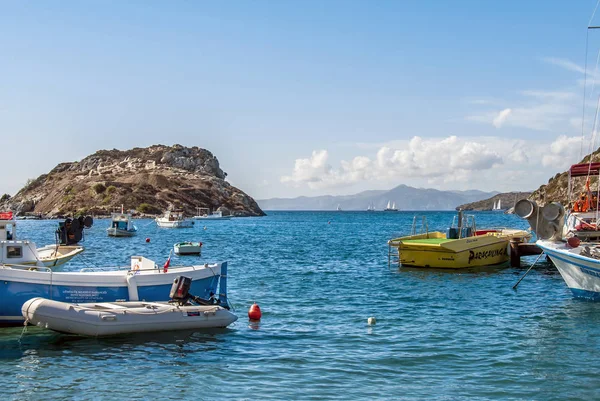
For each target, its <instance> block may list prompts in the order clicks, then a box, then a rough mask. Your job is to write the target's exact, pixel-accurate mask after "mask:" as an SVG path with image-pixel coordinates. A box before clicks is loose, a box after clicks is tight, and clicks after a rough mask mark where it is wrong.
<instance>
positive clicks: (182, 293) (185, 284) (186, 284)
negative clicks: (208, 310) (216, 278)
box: [169, 276, 229, 309]
mask: <svg viewBox="0 0 600 401" xmlns="http://www.w3.org/2000/svg"><path fill="white" fill-rule="evenodd" d="M191 286H192V279H191V278H189V277H185V276H179V277H177V278H176V279H175V280H173V285H172V286H171V292H170V293H169V298H171V301H173V302H177V303H178V304H179V305H180V306H183V305H186V304H188V303H189V302H190V301H193V302H195V303H197V304H198V305H220V306H222V307H223V308H225V309H229V306H228V305H221V304H220V302H219V300H218V299H215V294H213V293H212V292H211V293H210V298H209V299H202V298H199V297H197V296H194V295H192V294H190V293H189V290H190V287H191Z"/></svg>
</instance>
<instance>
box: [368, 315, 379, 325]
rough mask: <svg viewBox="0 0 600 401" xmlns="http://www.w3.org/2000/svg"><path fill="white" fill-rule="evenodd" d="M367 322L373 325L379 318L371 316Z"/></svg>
mask: <svg viewBox="0 0 600 401" xmlns="http://www.w3.org/2000/svg"><path fill="white" fill-rule="evenodd" d="M367 323H368V324H369V326H373V325H375V323H377V320H376V319H375V318H374V317H370V318H368V319H367Z"/></svg>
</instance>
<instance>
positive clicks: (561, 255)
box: [536, 240, 600, 301]
mask: <svg viewBox="0 0 600 401" xmlns="http://www.w3.org/2000/svg"><path fill="white" fill-rule="evenodd" d="M536 244H537V245H538V246H539V247H540V248H541V249H542V250H543V251H544V253H545V254H546V255H547V256H548V257H549V258H550V260H551V261H552V263H553V264H554V266H556V268H557V269H558V272H559V273H560V275H561V277H562V278H563V280H564V281H565V284H566V285H567V287H568V288H569V289H570V290H571V292H572V293H573V296H574V297H575V298H584V299H590V300H594V301H600V260H598V259H594V258H591V257H587V256H583V255H580V254H579V252H580V251H581V249H582V247H583V245H582V246H581V247H579V248H569V247H567V245H566V244H565V243H563V242H553V241H542V240H540V241H537V242H536Z"/></svg>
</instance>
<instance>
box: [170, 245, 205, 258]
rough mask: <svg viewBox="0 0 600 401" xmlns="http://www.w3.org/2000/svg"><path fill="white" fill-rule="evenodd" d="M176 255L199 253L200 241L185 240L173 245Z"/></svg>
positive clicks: (200, 249) (200, 250)
mask: <svg viewBox="0 0 600 401" xmlns="http://www.w3.org/2000/svg"><path fill="white" fill-rule="evenodd" d="M173 252H175V254H176V255H200V254H201V253H202V243H201V242H187V243H185V242H184V243H179V244H175V245H173Z"/></svg>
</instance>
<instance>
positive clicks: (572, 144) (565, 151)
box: [542, 135, 582, 170]
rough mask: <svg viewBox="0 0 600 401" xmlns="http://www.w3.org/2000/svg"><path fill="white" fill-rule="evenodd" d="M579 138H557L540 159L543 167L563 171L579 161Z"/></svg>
mask: <svg viewBox="0 0 600 401" xmlns="http://www.w3.org/2000/svg"><path fill="white" fill-rule="evenodd" d="M581 140H582V139H581V137H567V136H566V135H561V136H559V137H558V138H557V139H556V140H555V141H554V142H552V143H551V144H550V146H549V150H548V151H547V152H546V153H545V154H544V155H543V157H542V165H543V166H553V167H556V168H558V169H561V170H562V169H564V168H566V167H568V166H569V165H571V164H573V163H577V162H578V161H579V159H581V158H582V157H581Z"/></svg>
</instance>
